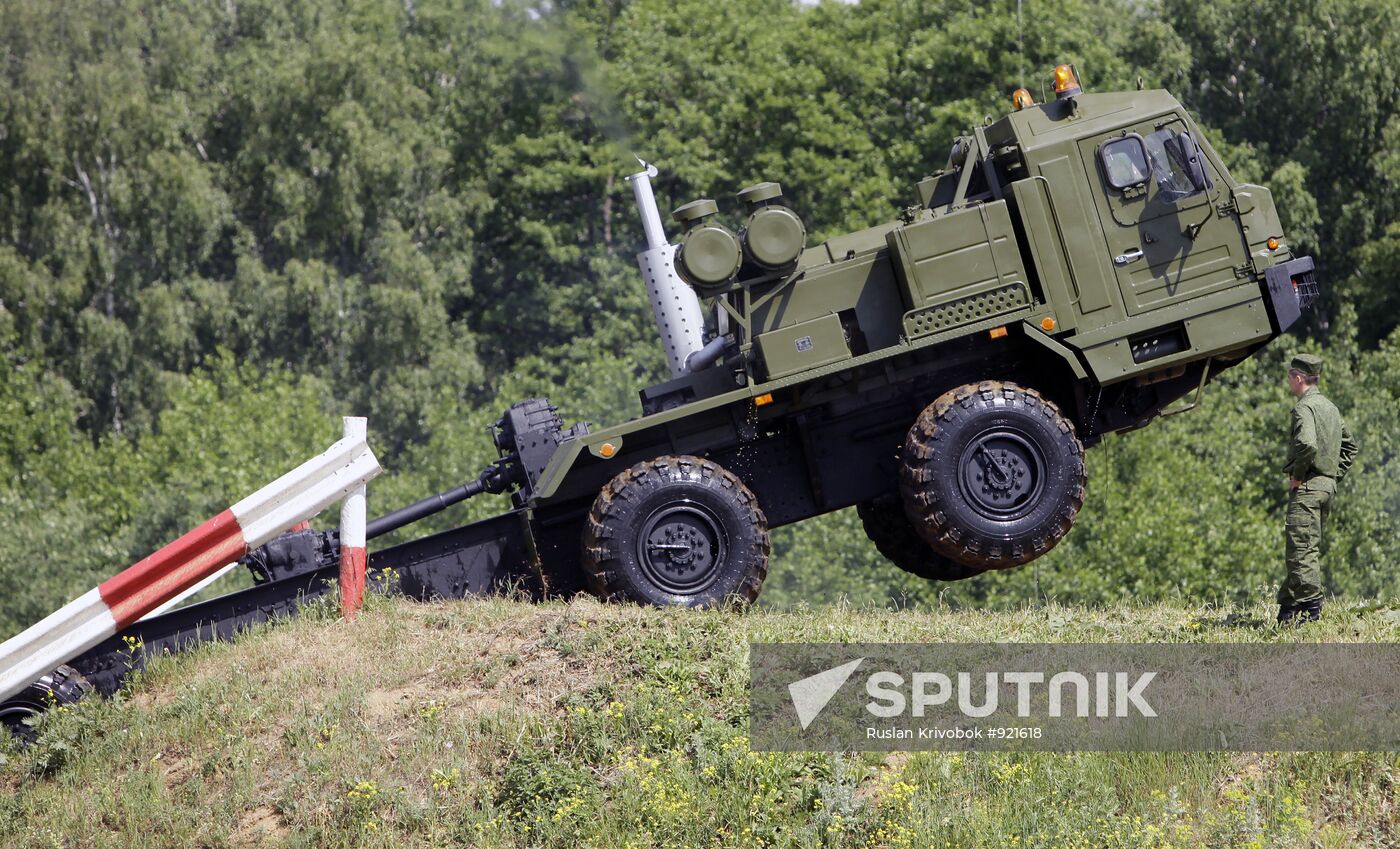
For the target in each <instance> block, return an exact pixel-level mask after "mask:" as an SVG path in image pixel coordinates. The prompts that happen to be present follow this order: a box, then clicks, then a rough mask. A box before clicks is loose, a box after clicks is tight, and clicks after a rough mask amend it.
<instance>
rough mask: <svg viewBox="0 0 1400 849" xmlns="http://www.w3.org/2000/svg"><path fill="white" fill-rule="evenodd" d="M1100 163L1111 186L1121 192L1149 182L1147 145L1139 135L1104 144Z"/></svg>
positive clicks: (1134, 134)
mask: <svg viewBox="0 0 1400 849" xmlns="http://www.w3.org/2000/svg"><path fill="white" fill-rule="evenodd" d="M1099 162H1100V164H1102V165H1103V173H1104V178H1105V179H1107V180H1108V184H1109V186H1111V187H1113V188H1115V189H1118V190H1119V191H1122V190H1123V189H1127V188H1131V187H1133V186H1140V185H1142V184H1143V183H1145V182H1147V175H1148V173H1149V171H1150V166H1148V164H1147V145H1146V143H1145V142H1144V141H1143V139H1142V136H1140V135H1138V134H1137V133H1129V134H1128V135H1126V136H1123V137H1122V138H1117V139H1113V140H1112V141H1108V142H1104V144H1103V146H1102V147H1100V148H1099Z"/></svg>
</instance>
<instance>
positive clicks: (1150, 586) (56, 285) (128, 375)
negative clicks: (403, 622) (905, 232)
mask: <svg viewBox="0 0 1400 849" xmlns="http://www.w3.org/2000/svg"><path fill="white" fill-rule="evenodd" d="M1066 61H1068V62H1074V63H1076V64H1077V66H1078V68H1079V69H1080V71H1081V75H1082V77H1083V82H1084V84H1085V85H1086V87H1087V88H1089V89H1091V90H1110V89H1123V88H1131V87H1133V86H1135V85H1136V83H1137V80H1138V78H1139V77H1141V78H1142V79H1143V80H1144V81H1145V83H1146V84H1147V85H1148V86H1150V87H1165V88H1167V89H1168V90H1170V91H1171V92H1173V93H1174V94H1176V95H1177V96H1178V97H1180V98H1181V99H1182V100H1183V101H1184V102H1185V103H1186V104H1187V106H1188V107H1189V108H1190V109H1191V110H1192V111H1193V113H1194V114H1195V115H1196V116H1197V117H1198V119H1199V120H1200V121H1201V123H1202V124H1203V126H1204V127H1205V128H1206V132H1207V135H1208V137H1209V139H1210V141H1211V142H1212V144H1214V145H1215V146H1216V148H1217V150H1219V151H1221V152H1222V155H1223V156H1224V157H1225V158H1226V160H1227V162H1228V164H1229V166H1230V169H1231V171H1232V173H1233V174H1234V175H1235V176H1236V177H1237V178H1238V179H1241V180H1247V181H1253V182H1259V183H1263V184H1264V185H1267V186H1268V187H1270V189H1271V190H1272V191H1273V193H1274V197H1275V198H1276V200H1277V202H1278V206H1279V209H1280V212H1281V214H1282V216H1283V220H1284V224H1285V226H1286V228H1287V232H1288V234H1289V236H1290V242H1291V243H1292V244H1294V245H1296V246H1298V248H1299V249H1300V251H1302V252H1306V253H1310V254H1312V255H1314V256H1315V257H1316V258H1317V260H1318V265H1319V269H1320V278H1321V280H1322V281H1323V285H1324V290H1323V291H1324V297H1323V300H1322V302H1321V304H1320V306H1319V307H1318V308H1317V309H1316V310H1315V311H1314V312H1313V313H1312V314H1311V315H1310V316H1309V317H1308V321H1307V326H1306V327H1305V328H1303V329H1302V330H1301V331H1300V332H1299V333H1298V334H1293V335H1290V336H1288V337H1285V338H1284V339H1280V340H1278V341H1276V342H1275V343H1274V344H1273V345H1271V346H1270V347H1269V348H1268V349H1267V350H1266V351H1265V352H1264V353H1263V354H1261V355H1260V356H1257V357H1255V358H1253V359H1251V360H1250V361H1248V362H1246V363H1245V364H1243V365H1241V366H1240V367H1238V368H1236V369H1233V370H1232V371H1231V372H1229V373H1228V374H1227V375H1226V376H1225V377H1224V378H1222V379H1221V380H1219V381H1217V382H1216V383H1213V384H1212V385H1211V386H1210V387H1209V388H1208V390H1207V392H1206V395H1205V400H1204V403H1203V406H1202V408H1201V409H1200V410H1198V411H1196V412H1193V413H1191V414H1189V415H1185V416H1180V417H1176V418H1173V419H1170V420H1166V421H1162V422H1158V423H1154V424H1153V425H1152V426H1151V427H1149V428H1148V429H1146V430H1143V431H1139V432H1135V433H1132V434H1128V435H1124V436H1121V437H1110V438H1108V439H1107V440H1105V442H1104V443H1103V444H1102V445H1101V446H1099V447H1098V448H1096V449H1094V450H1092V451H1090V452H1089V467H1090V484H1089V495H1088V500H1087V502H1086V504H1085V507H1084V510H1083V512H1082V513H1081V515H1080V518H1079V521H1078V524H1077V526H1076V528H1075V529H1074V531H1073V532H1072V533H1071V534H1070V536H1069V537H1068V538H1067V539H1066V540H1065V542H1064V543H1062V544H1061V545H1060V546H1059V547H1058V548H1057V549H1055V550H1054V551H1053V552H1052V553H1051V554H1050V555H1049V556H1047V557H1044V558H1042V559H1041V560H1039V561H1037V562H1036V563H1035V564H1033V565H1032V566H1029V567H1026V568H1023V569H1019V570H1013V571H1010V572H1006V573H997V574H993V575H989V576H984V577H982V578H979V579H977V580H974V581H968V582H961V583H957V584H929V583H925V582H922V581H919V580H918V579H915V578H912V577H910V576H907V575H905V574H904V573H902V572H900V571H899V570H898V569H896V568H895V567H893V566H891V565H889V564H887V563H885V562H884V561H883V560H882V559H881V558H880V557H879V555H878V554H877V553H876V552H875V551H874V549H873V548H872V547H871V546H870V545H869V543H868V542H866V540H865V537H864V535H863V533H862V532H861V530H860V525H859V522H858V520H857V519H856V518H855V516H854V511H842V512H840V513H836V514H832V515H830V516H827V517H823V518H821V519H819V520H814V521H810V522H807V523H803V524H801V525H798V526H795V527H789V528H784V529H782V530H780V531H778V532H776V533H775V535H774V540H775V553H774V566H773V571H772V574H771V575H770V578H769V581H768V586H767V588H766V589H765V592H764V595H763V602H764V603H766V604H770V605H791V604H796V603H799V602H803V601H805V602H810V603H813V604H820V603H824V602H830V601H833V600H836V599H838V598H841V597H845V598H847V599H850V600H852V601H854V602H856V603H861V604H863V603H874V604H915V605H918V604H927V603H930V602H935V601H937V600H939V599H940V598H941V599H942V600H943V601H944V602H946V603H949V604H956V605H987V606H1006V605H1016V604H1023V603H1037V602H1039V601H1042V600H1047V599H1054V600H1058V601H1062V602H1079V603H1089V604H1097V603H1107V602H1111V601H1115V600H1121V599H1142V600H1150V599H1167V598H1172V599H1183V600H1186V601H1188V602H1190V603H1198V604H1206V603H1210V602H1228V601H1234V600H1245V599H1256V598H1259V597H1260V596H1262V595H1267V594H1269V593H1270V592H1271V587H1272V586H1273V585H1276V584H1277V582H1278V580H1279V579H1280V578H1281V577H1282V569H1283V564H1282V510H1283V505H1284V503H1285V498H1286V489H1285V486H1284V480H1283V476H1282V473H1281V472H1280V471H1279V468H1280V465H1281V462H1282V457H1283V453H1284V440H1285V436H1286V433H1285V431H1286V427H1287V420H1288V419H1287V415H1288V409H1289V407H1290V405H1291V402H1292V399H1291V396H1289V395H1288V393H1287V390H1286V388H1285V386H1284V383H1283V374H1284V364H1285V361H1286V354H1287V352H1289V351H1291V350H1294V349H1297V348H1305V349H1307V350H1311V351H1316V352H1320V353H1322V354H1324V355H1325V357H1326V361H1327V366H1326V372H1325V377H1324V380H1323V386H1324V389H1325V391H1326V392H1327V393H1328V395H1329V396H1330V397H1332V398H1334V399H1335V400H1336V401H1337V402H1338V404H1339V406H1340V407H1341V408H1342V410H1343V412H1344V413H1345V414H1346V416H1347V417H1348V419H1349V421H1350V422H1351V424H1352V426H1353V430H1354V431H1355V433H1356V434H1357V436H1358V438H1359V440H1360V443H1361V446H1362V450H1361V457H1360V460H1359V461H1358V464H1357V467H1356V469H1355V471H1354V472H1353V474H1352V476H1351V477H1349V478H1348V479H1347V481H1346V483H1345V485H1344V487H1343V489H1342V496H1341V498H1340V499H1339V502H1338V505H1337V507H1336V509H1335V510H1334V513H1333V518H1332V521H1331V525H1330V527H1329V529H1328V531H1329V538H1328V548H1327V551H1326V555H1325V563H1324V568H1325V575H1326V580H1327V585H1328V588H1329V590H1330V591H1332V592H1336V593H1343V594H1346V595H1348V596H1351V597H1356V598H1363V599H1364V598H1372V599H1382V600H1385V599H1393V598H1394V597H1396V596H1400V570H1397V569H1396V563H1395V559H1396V552H1397V551H1400V476H1397V475H1396V474H1395V469H1396V457H1397V455H1398V454H1400V415H1397V410H1400V330H1397V324H1400V318H1397V316H1400V112H1397V101H1400V5H1397V4H1395V3H1394V2H1391V0H1282V2H1274V3H1270V4H1267V5H1262V6H1261V5H1260V4H1258V3H1252V2H1244V1H1243V0H1209V2H1203V0H1058V1H1057V2H1053V3H1051V2H1042V0H1026V2H1024V3H1017V2H1014V0H998V2H985V3H976V2H954V0H927V2H916V0H907V2H891V0H866V1H865V2H861V3H859V4H852V5H845V4H837V3H822V4H819V5H815V6H804V5H795V4H793V3H790V2H786V0H761V1H759V0H754V1H753V2H744V3H737V2H697V0H637V2H569V3H565V2H560V3H553V4H547V5H539V4H536V5H532V6H524V5H519V4H516V3H512V2H502V3H491V2H447V0H403V2H387V0H341V1H340V2H332V0H299V2H294V3H286V2H280V0H279V2H271V0H219V2H211V1H210V0H163V2H125V0H72V2H64V3H62V4H61V5H60V6H59V7H55V6H52V5H50V4H36V3H26V2H21V1H20V0H3V2H0V68H2V69H3V71H2V72H3V75H4V76H3V91H0V177H3V179H0V361H3V368H0V636H4V635H9V634H11V633H13V632H15V631H18V630H19V629H21V628H22V627H24V626H25V625H27V624H29V623H31V622H33V621H35V620H37V619H38V618H40V617H42V616H43V615H45V614H46V613H48V612H49V611H51V610H53V609H54V608H55V607H56V606H58V605H60V604H62V603H63V602H65V601H67V600H68V599H70V598H72V597H74V596H76V595H77V594H79V593H81V592H82V591H84V590H86V589H87V588H89V587H91V586H92V585H93V584H94V583H95V582H96V581H98V580H101V579H102V578H104V577H106V576H108V575H110V574H112V573H113V572H115V571H117V570H118V569H119V568H121V567H122V566H124V565H125V564H127V563H130V562H133V561H134V560H136V559H138V558H140V557H142V556H144V555H145V554H147V553H149V552H150V551H151V550H153V549H154V548H155V547H157V546H159V545H160V544H162V543H163V542H165V541H167V540H169V539H171V538H173V537H175V536H177V535H178V534H180V533H181V532H183V531H184V530H186V529H188V528H189V527H191V526H193V525H194V524H196V523H197V522H199V521H201V520H203V519H204V518H206V517H208V516H210V515H212V514H214V513H215V512H217V511H219V510H220V509H222V508H223V507H225V506H227V505H228V504H229V503H231V502H232V501H233V500H235V499H237V498H239V497H241V496H242V495H243V494H246V493H247V492H249V491H251V490H252V489H253V488H255V487H257V486H258V485H260V484H262V483H264V482H265V481H266V480H268V479H270V478H271V477H273V476H275V475H276V474H279V473H280V472H281V471H282V470H284V469H285V468H289V467H290V466H291V465H294V464H295V463H296V462H299V461H300V460H301V459H304V457H305V456H307V455H309V454H310V453H312V452H314V451H315V450H319V448H320V447H321V446H323V445H325V444H327V443H329V442H330V441H331V440H332V439H334V438H335V437H336V435H337V433H338V430H339V418H338V417H339V416H340V415H342V414H347V413H354V414H362V415H367V416H368V417H369V420H370V432H371V438H372V442H373V444H374V445H375V447H376V450H377V452H378V454H379V456H380V457H381V459H382V460H383V462H384V465H385V466H386V468H387V474H385V475H384V476H382V477H381V478H379V479H378V480H376V481H375V482H374V484H373V485H372V486H371V488H370V493H371V495H370V500H371V513H374V512H377V511H383V510H387V509H389V508H392V507H397V506H400V505H402V504H405V503H408V502H410V501H413V500H416V499H417V498H420V497H422V496H424V495H426V494H428V493H431V492H436V491H439V490H442V489H446V488H448V487H450V486H453V485H456V484H458V483H460V482H462V481H464V480H467V479H470V478H473V477H475V475H476V473H477V471H478V470H479V469H480V468H481V467H482V466H483V465H484V464H485V463H487V462H489V461H490V460H491V459H494V458H493V456H492V454H493V452H492V451H491V449H490V445H489V442H488V440H487V439H486V438H485V435H484V431H485V427H486V426H487V424H488V423H489V422H491V421H493V420H494V419H495V417H496V416H498V415H499V414H500V411H501V410H502V409H504V408H505V407H506V406H508V405H509V404H510V403H511V402H513V401H515V400H518V399H520V398H524V397H529V396H533V395H548V396H549V397H551V398H552V399H553V400H554V401H555V403H557V404H558V405H559V406H560V407H561V408H562V412H563V413H564V414H565V416H566V417H567V418H568V419H569V420H574V419H586V420H589V421H592V422H595V423H615V422H618V421H621V420H624V419H626V418H631V417H633V416H635V415H637V414H638V413H639V404H638V402H637V398H636V394H635V393H636V390H637V388H639V387H641V386H644V385H648V384H650V383H653V382H657V381H659V380H660V379H661V378H662V377H663V373H664V361H663V357H662V355H661V350H660V346H659V344H658V343H657V339H656V333H655V329H654V326H653V325H652V320H651V315H650V310H649V307H648V304H647V300H646V296H645V293H644V291H643V288H642V284H641V281H640V279H639V276H638V274H637V272H636V267H635V265H634V262H633V256H634V254H635V253H636V251H637V250H638V249H639V247H640V246H641V244H642V236H641V232H640V227H639V224H638V219H637V215H636V212H635V209H634V207H633V204H632V201H631V194H630V189H629V188H628V186H627V184H626V182H625V181H624V180H623V179H622V177H623V176H624V175H625V174H627V173H630V172H631V171H634V170H636V167H635V160H634V159H632V158H631V157H632V155H633V154H635V155H639V156H643V157H645V158H646V159H647V160H649V161H652V162H655V163H656V164H657V165H658V166H659V167H660V169H661V173H662V177H661V178H660V180H659V181H658V184H657V185H658V194H659V200H660V203H661V206H662V208H663V209H670V208H673V207H675V206H678V205H680V204H681V203H684V202H685V201H688V200H691V199H693V198H695V197H700V196H712V197H717V198H719V199H720V200H721V203H722V205H726V204H729V202H728V201H726V200H725V199H727V198H732V193H733V192H734V191H736V190H737V189H739V188H741V187H743V186H745V185H749V184H751V183H754V182H757V181H760V180H776V181H779V182H781V183H782V184H783V187H784V190H785V192H786V194H787V196H788V197H789V199H790V200H791V202H792V203H793V205H794V206H795V207H796V208H797V209H799V210H800V212H801V214H802V215H803V216H804V218H805V220H806V221H807V223H808V227H809V231H810V236H811V238H812V239H813V240H820V239H823V238H825V237H827V236H831V235H836V234H839V233H843V232H847V231H849V230H853V229H858V228H861V227H865V226H870V225H871V224H874V223H878V222H880V221H882V220H888V219H890V218H891V217H892V216H893V215H894V213H895V212H896V211H897V210H898V209H899V208H900V207H902V206H904V205H906V204H908V203H910V202H912V199H913V184H914V183H915V182H916V181H917V179H918V178H919V177H921V176H922V175H924V174H927V173H929V172H931V171H933V170H936V169H937V168H939V167H941V166H942V165H943V163H944V161H945V159H946V156H947V150H948V147H949V144H950V141H951V139H952V138H953V137H954V135H956V134H957V133H959V132H960V131H963V130H965V129H967V128H968V127H970V126H972V125H974V124H976V123H979V122H981V121H982V120H983V117H984V116H986V115H999V114H1002V113H1003V112H1005V111H1006V110H1007V109H1008V108H1009V103H1010V92H1011V91H1012V90H1013V89H1015V88H1016V87H1017V86H1019V85H1026V86H1027V87H1029V88H1030V89H1031V90H1032V91H1033V92H1037V93H1038V92H1039V91H1040V90H1041V88H1040V86H1041V83H1042V80H1043V78H1045V77H1046V76H1048V74H1049V70H1050V68H1051V67H1053V65H1055V64H1056V63H1058V62H1066ZM731 206H732V205H731ZM731 206H722V208H725V209H726V210H727V211H729V212H732V208H731ZM500 506H501V502H500V500H499V499H492V498H483V499H477V500H476V501H473V502H471V503H469V504H468V505H464V506H463V507H459V508H455V509H453V510H452V511H449V512H448V513H446V514H443V515H441V516H438V517H435V518H434V519H433V520H431V521H430V522H427V523H424V524H423V525H420V526H417V527H416V528H415V531H414V532H415V533H418V532H422V531H426V530H429V529H434V528H442V527H448V526H451V525H453V524H456V523H460V522H462V521H465V520H468V519H471V518H477V517H481V516H485V515H489V514H491V513H493V512H495V511H496V510H498V509H500ZM331 521H333V520H331ZM231 580H233V581H244V582H246V581H247V579H246V577H242V576H240V577H238V578H235V579H231ZM234 585H236V584H233V583H230V584H228V585H227V586H234Z"/></svg>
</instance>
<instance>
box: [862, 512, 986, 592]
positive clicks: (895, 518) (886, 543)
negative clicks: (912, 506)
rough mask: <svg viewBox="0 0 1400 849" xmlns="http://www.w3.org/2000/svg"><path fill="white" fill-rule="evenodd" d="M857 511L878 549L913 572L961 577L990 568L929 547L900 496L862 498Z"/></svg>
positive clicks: (942, 578)
mask: <svg viewBox="0 0 1400 849" xmlns="http://www.w3.org/2000/svg"><path fill="white" fill-rule="evenodd" d="M856 515H858V516H860V523H861V524H862V525H863V526H865V535H866V536H868V537H870V541H871V542H873V543H875V549H876V550H877V551H879V552H880V554H882V555H884V558H885V559H886V560H888V561H890V562H891V563H893V564H894V565H896V566H898V567H899V568H901V569H903V570H904V571H906V572H908V573H910V574H911V575H918V576H919V577H920V578H923V579H925V580H928V581H961V580H963V579H965V578H971V577H974V576H976V575H980V574H982V573H983V572H985V571H986V570H985V569H979V568H978V567H976V566H964V565H963V564H961V563H955V562H954V561H952V560H949V559H948V558H946V557H944V556H943V555H941V554H939V553H938V552H936V551H934V550H933V549H932V548H931V547H929V544H928V543H926V542H924V541H923V538H922V537H920V536H919V534H918V532H916V531H915V530H914V526H913V525H912V524H910V523H909V517H908V516H906V515H904V508H903V507H902V506H901V505H900V502H899V499H898V498H895V497H893V496H886V497H883V498H876V499H874V500H873V501H865V502H862V503H860V504H858V505H856Z"/></svg>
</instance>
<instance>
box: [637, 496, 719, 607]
mask: <svg viewBox="0 0 1400 849" xmlns="http://www.w3.org/2000/svg"><path fill="white" fill-rule="evenodd" d="M727 548H728V539H727V537H726V536H725V533H724V526H723V525H722V524H721V523H720V521H719V517H718V516H716V515H715V514H714V512H713V511H712V510H710V509H709V508H708V507H706V506H704V505H703V504H698V503H696V502H693V501H686V502H680V503H671V504H667V505H665V506H664V507H660V508H658V509H656V510H654V511H652V513H651V515H650V516H648V517H647V520H646V522H644V523H643V524H642V533H641V536H639V537H638V539H637V562H638V563H639V564H641V567H642V571H643V572H645V573H646V576H647V577H648V578H649V579H650V580H651V581H652V582H653V583H654V584H656V585H657V586H658V587H661V588H662V589H663V590H665V591H666V592H670V593H676V594H678V595H685V594H691V593H697V592H700V591H702V590H704V589H706V588H707V587H709V586H710V584H712V583H714V581H715V579H716V578H718V577H719V567H720V564H722V563H723V562H724V558H725V554H726V551H727Z"/></svg>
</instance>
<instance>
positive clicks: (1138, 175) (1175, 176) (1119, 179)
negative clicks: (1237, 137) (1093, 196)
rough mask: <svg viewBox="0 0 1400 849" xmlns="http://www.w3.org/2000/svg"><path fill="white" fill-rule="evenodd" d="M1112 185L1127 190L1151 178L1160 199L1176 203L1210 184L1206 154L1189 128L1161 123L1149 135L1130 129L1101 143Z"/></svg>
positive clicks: (1102, 160) (1102, 158) (1102, 159)
mask: <svg viewBox="0 0 1400 849" xmlns="http://www.w3.org/2000/svg"><path fill="white" fill-rule="evenodd" d="M1099 164H1100V165H1101V166H1102V168H1103V173H1104V179H1105V180H1107V182H1108V185H1109V187H1110V188H1113V189H1115V190H1117V191H1119V192H1125V191H1126V190H1128V189H1133V188H1135V187H1138V186H1143V187H1146V186H1147V184H1148V183H1149V182H1150V183H1151V184H1152V185H1153V186H1155V188H1156V190H1157V191H1156V192H1155V196H1156V199H1157V200H1158V201H1161V202H1165V203H1176V202H1177V201H1180V200H1183V199H1185V198H1189V197H1191V196H1192V195H1196V194H1199V193H1201V192H1203V191H1205V190H1206V189H1208V188H1210V186H1211V181H1210V176H1209V175H1208V174H1207V172H1206V168H1205V157H1204V155H1203V154H1202V153H1201V150H1200V148H1199V147H1198V146H1197V145H1196V142H1195V139H1193V138H1192V137H1191V134H1190V133H1188V132H1186V131H1185V130H1179V129H1176V128H1174V127H1172V126H1166V127H1160V128H1159V129H1157V130H1155V131H1153V132H1151V133H1149V134H1148V135H1147V136H1145V137H1144V136H1142V135H1139V134H1138V133H1127V134H1125V135H1123V136H1121V137H1119V138H1116V139H1112V140H1110V141H1106V142H1104V143H1103V144H1102V145H1101V146H1100V147H1099Z"/></svg>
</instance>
